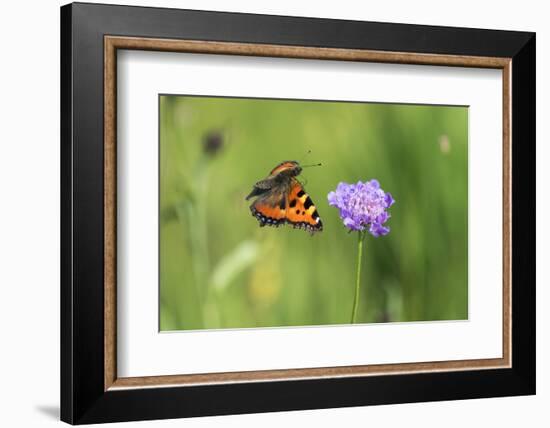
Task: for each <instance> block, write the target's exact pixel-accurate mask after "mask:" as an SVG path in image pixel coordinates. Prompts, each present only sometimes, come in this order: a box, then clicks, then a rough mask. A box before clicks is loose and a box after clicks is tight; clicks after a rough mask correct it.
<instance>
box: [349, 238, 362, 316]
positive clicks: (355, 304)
mask: <svg viewBox="0 0 550 428" xmlns="http://www.w3.org/2000/svg"><path fill="white" fill-rule="evenodd" d="M364 240H365V232H364V231H362V230H360V231H359V232H358V242H357V275H356V277H355V297H354V298H353V309H352V311H351V323H352V324H355V320H356V318H357V307H358V306H359V289H360V287H361V261H362V258H363V241H364Z"/></svg>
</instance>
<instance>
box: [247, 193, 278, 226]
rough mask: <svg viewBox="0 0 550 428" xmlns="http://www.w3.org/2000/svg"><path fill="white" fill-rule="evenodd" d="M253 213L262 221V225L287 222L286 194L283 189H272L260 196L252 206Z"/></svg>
mask: <svg viewBox="0 0 550 428" xmlns="http://www.w3.org/2000/svg"><path fill="white" fill-rule="evenodd" d="M250 211H251V212H252V215H253V216H254V217H256V218H257V219H258V221H259V222H260V227H264V226H275V227H279V226H281V225H283V224H285V222H286V219H285V218H286V195H285V193H284V191H282V189H281V190H270V191H269V192H268V193H267V194H266V195H262V196H260V197H259V198H258V199H256V201H255V202H254V203H253V204H252V205H251V206H250Z"/></svg>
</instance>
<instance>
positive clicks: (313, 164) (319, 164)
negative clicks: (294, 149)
mask: <svg viewBox="0 0 550 428" xmlns="http://www.w3.org/2000/svg"><path fill="white" fill-rule="evenodd" d="M312 166H323V164H322V163H320V162H319V163H312V164H310V165H302V168H309V167H312Z"/></svg>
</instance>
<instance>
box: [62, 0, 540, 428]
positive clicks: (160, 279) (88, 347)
mask: <svg viewBox="0 0 550 428" xmlns="http://www.w3.org/2000/svg"><path fill="white" fill-rule="evenodd" d="M61 105H62V111H61V129H62V138H61V156H62V159H61V160H62V162H61V164H62V171H61V192H62V207H61V212H62V219H61V221H62V235H61V243H62V245H61V246H62V264H61V272H62V282H61V339H62V343H61V418H62V420H64V421H66V422H69V423H72V424H84V423H97V422H115V421H129V420H144V419H161V418H176V417H188V416H201V415H221V414H231V413H249V412H268V411H278V410H295V409H314V408H326V407H343V406H361V405H370V404H386V403H404V402H413V401H434V400H450V399H463V398H476V397H493V396H506V395H526V394H534V393H535V258H534V252H535V222H534V219H535V209H534V208H535V35H534V34H533V33H525V32H510V31H495V30H481V29H465V28H447V27H428V26H417V25H406V24H390V23H372V22H357V21H340V20H327V19H313V18H294V17H282V16H266V15H249V14H233V13H219V12H204V11H191V10H175V9H157V8H141V7H128V6H108V5H92V4H78V3H75V4H70V5H67V6H64V7H62V8H61Z"/></svg>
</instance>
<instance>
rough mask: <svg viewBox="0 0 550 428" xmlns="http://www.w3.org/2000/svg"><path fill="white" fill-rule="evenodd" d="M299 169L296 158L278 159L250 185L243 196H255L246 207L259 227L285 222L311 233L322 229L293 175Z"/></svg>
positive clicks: (310, 201)
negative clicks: (264, 176) (279, 160)
mask: <svg viewBox="0 0 550 428" xmlns="http://www.w3.org/2000/svg"><path fill="white" fill-rule="evenodd" d="M301 172H302V167H301V166H300V164H299V163H298V162H296V161H285V162H281V163H280V164H279V165H277V166H276V167H275V168H273V170H272V171H271V172H270V173H269V175H268V176H267V177H266V178H265V179H263V180H261V181H258V182H257V183H256V184H255V185H254V187H253V189H252V191H251V192H250V194H249V195H248V196H247V197H246V199H247V200H248V199H250V198H253V197H255V198H256V200H255V201H254V202H253V203H252V205H251V206H250V211H251V213H252V215H253V216H254V217H256V218H257V219H258V221H259V223H260V227H264V226H274V227H279V226H282V225H284V224H289V225H291V226H292V227H294V228H298V229H304V230H307V231H308V232H310V233H312V234H313V233H315V232H320V231H321V230H323V223H322V221H321V218H320V217H319V213H318V212H317V208H316V207H315V205H314V204H313V201H312V200H311V198H310V197H309V195H308V194H307V193H306V191H305V189H304V186H303V185H302V183H300V182H299V181H298V179H297V178H296V177H297V176H298V175H300V173H301Z"/></svg>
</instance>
